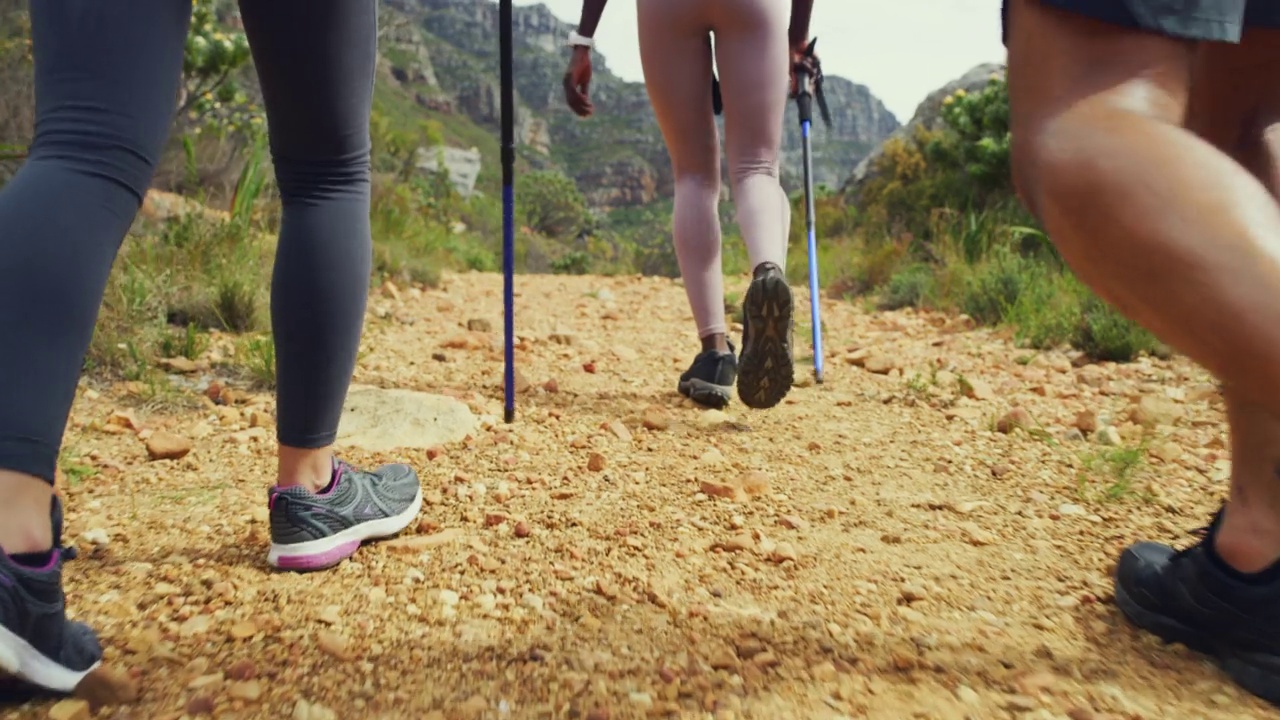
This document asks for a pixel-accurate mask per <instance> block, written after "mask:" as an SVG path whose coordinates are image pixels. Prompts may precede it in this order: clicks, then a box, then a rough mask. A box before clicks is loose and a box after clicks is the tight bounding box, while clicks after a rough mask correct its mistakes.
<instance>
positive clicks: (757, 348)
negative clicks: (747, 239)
mask: <svg viewBox="0 0 1280 720" xmlns="http://www.w3.org/2000/svg"><path fill="white" fill-rule="evenodd" d="M742 314H743V322H742V358H741V360H740V361H739V369H738V397H739V398H740V399H741V400H742V402H743V403H744V404H745V405H746V406H747V407H750V408H755V409H757V410H763V409H765V408H771V407H773V406H774V405H777V404H778V403H780V402H782V398H784V397H786V395H787V393H788V392H790V390H791V383H792V382H793V381H794V380H795V366H794V363H793V360H792V356H791V332H792V329H793V327H794V314H795V304H794V302H793V301H792V297H791V287H790V286H789V285H787V278H786V276H785V275H783V274H782V268H780V267H778V266H777V265H775V264H773V263H768V262H766V263H760V265H759V266H757V267H756V269H755V273H754V274H753V278H752V280H751V285H750V286H749V287H748V288H747V297H746V299H745V300H744V301H743V303H742Z"/></svg>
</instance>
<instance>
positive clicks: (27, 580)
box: [0, 496, 102, 694]
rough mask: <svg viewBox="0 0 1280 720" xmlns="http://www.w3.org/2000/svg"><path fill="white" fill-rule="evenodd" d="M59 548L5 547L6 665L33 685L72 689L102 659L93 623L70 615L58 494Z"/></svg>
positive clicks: (2, 626) (0, 636) (0, 648)
mask: <svg viewBox="0 0 1280 720" xmlns="http://www.w3.org/2000/svg"><path fill="white" fill-rule="evenodd" d="M50 514H51V516H52V521H53V543H54V548H53V550H52V551H50V552H48V553H40V554H38V555H34V554H33V555H17V556H10V555H7V554H5V553H2V552H0V670H4V671H5V672H8V673H9V674H10V675H14V676H16V677H18V678H20V679H22V680H24V681H26V682H28V683H31V684H32V685H37V686H39V687H42V688H45V689H47V690H52V691H54V692H59V693H68V694H69V693H71V692H73V691H74V690H75V689H76V685H79V684H80V681H81V680H83V679H84V676H86V675H88V674H89V673H90V672H92V671H93V670H94V669H95V668H97V667H98V665H99V664H100V663H101V662H102V647H101V646H100V645H99V644H98V638H97V636H95V635H94V634H93V631H92V630H90V629H89V627H88V626H87V625H84V624H83V623H78V622H72V621H70V620H67V612H66V602H65V600H66V599H65V597H64V596H63V594H62V561H63V558H64V557H65V558H66V559H70V558H72V557H74V556H75V552H74V550H73V549H71V548H62V547H60V546H61V544H62V502H61V501H60V500H59V499H58V497H57V496H54V498H53V506H52V508H51V510H50Z"/></svg>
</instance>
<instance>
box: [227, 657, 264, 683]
mask: <svg viewBox="0 0 1280 720" xmlns="http://www.w3.org/2000/svg"><path fill="white" fill-rule="evenodd" d="M257 676H258V668H257V667H256V666H255V665H254V664H253V661H252V660H249V659H244V660H237V661H235V662H234V663H232V664H231V667H229V668H227V677H229V678H231V679H232V680H240V681H243V680H252V679H254V678H255V677H257Z"/></svg>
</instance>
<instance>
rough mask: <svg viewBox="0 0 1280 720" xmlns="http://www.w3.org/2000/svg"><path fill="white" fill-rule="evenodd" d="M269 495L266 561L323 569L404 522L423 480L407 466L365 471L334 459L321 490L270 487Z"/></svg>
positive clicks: (414, 511) (417, 504)
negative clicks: (269, 532)
mask: <svg viewBox="0 0 1280 720" xmlns="http://www.w3.org/2000/svg"><path fill="white" fill-rule="evenodd" d="M267 498H268V508H270V516H269V517H270V520H271V551H270V552H269V553H268V555H267V562H269V563H270V564H271V565H272V566H273V567H277V568H281V569H284V570H322V569H324V568H328V567H333V566H334V565H337V564H338V563H340V562H342V561H343V560H346V559H347V558H349V557H351V556H352V555H354V554H355V552H356V550H358V549H359V548H360V544H361V543H363V542H365V541H366V540H377V539H380V538H385V537H390V536H392V535H395V534H396V533H398V532H400V531H401V530H404V529H405V528H406V527H408V525H409V523H411V522H413V520H414V518H416V517H417V516H418V510H419V508H421V507H422V483H420V482H419V481H418V474H417V473H415V472H414V471H413V468H411V467H409V466H407V465H387V466H384V467H381V468H378V469H377V470H375V471H373V472H364V471H362V470H356V469H355V468H353V467H351V466H349V465H347V464H346V463H343V462H335V463H334V468H333V479H332V480H330V481H329V485H328V486H327V487H326V488H325V489H323V490H321V491H320V492H318V493H313V492H311V491H310V490H308V489H307V488H304V487H298V486H293V487H287V488H280V487H273V488H271V489H270V490H268V491H267Z"/></svg>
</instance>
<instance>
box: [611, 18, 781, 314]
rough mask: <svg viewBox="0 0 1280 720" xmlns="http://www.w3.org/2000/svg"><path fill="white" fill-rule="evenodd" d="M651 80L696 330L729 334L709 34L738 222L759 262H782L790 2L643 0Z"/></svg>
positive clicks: (643, 44) (643, 43)
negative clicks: (781, 173) (781, 169)
mask: <svg viewBox="0 0 1280 720" xmlns="http://www.w3.org/2000/svg"><path fill="white" fill-rule="evenodd" d="M636 2H637V8H638V14H639V30H640V60H641V64H642V66H643V68H644V81H645V87H646V88H647V89H648V91H649V101H650V102H651V103H652V104H653V110H654V113H655V114H656V115H657V118H658V125H659V126H660V127H661V129H662V136H663V138H664V140H665V141H666V144H667V152H668V153H669V154H670V156H671V165H672V168H673V170H674V173H675V212H674V214H673V217H672V234H673V235H674V236H675V246H676V257H677V259H678V260H679V261H680V274H681V276H682V277H683V278H684V287H685V292H686V293H687V294H688V296H689V305H690V306H691V308H692V309H693V317H694V320H695V321H696V322H697V324H698V335H699V337H707V336H708V335H713V334H718V333H725V332H726V330H727V328H726V326H725V313H724V272H723V270H722V269H721V262H720V216H719V213H718V212H717V205H718V203H719V200H720V138H719V133H718V132H717V131H716V124H715V115H714V114H713V112H712V108H711V35H712V33H714V34H715V58H716V68H717V70H718V72H719V77H720V85H721V94H722V96H723V99H724V125H725V151H726V154H727V155H728V159H729V177H730V182H731V183H732V186H731V187H732V192H733V203H734V208H735V210H736V213H737V219H738V226H739V228H741V230H742V236H743V239H744V240H745V241H746V245H747V255H748V256H749V257H750V259H751V266H752V267H753V268H754V267H756V266H758V265H759V264H760V263H763V262H773V263H776V264H778V265H779V266H782V267H785V263H786V253H787V235H788V233H789V232H790V229H791V204H790V202H789V201H788V199H787V196H786V193H785V192H784V191H783V189H782V186H781V185H780V184H779V182H778V150H779V146H780V145H781V144H782V117H783V113H784V112H785V111H786V105H787V102H788V101H787V89H788V86H789V82H790V78H789V77H788V75H787V73H788V65H789V62H790V55H789V52H788V49H787V22H788V20H787V18H788V12H789V10H790V3H788V2H787V0H636Z"/></svg>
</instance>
